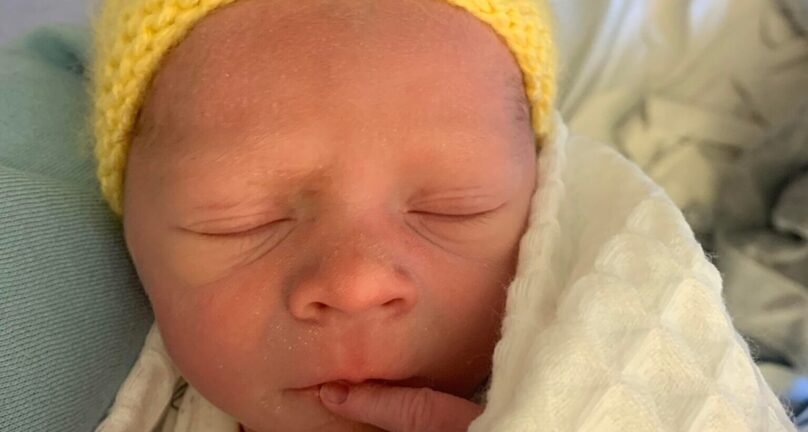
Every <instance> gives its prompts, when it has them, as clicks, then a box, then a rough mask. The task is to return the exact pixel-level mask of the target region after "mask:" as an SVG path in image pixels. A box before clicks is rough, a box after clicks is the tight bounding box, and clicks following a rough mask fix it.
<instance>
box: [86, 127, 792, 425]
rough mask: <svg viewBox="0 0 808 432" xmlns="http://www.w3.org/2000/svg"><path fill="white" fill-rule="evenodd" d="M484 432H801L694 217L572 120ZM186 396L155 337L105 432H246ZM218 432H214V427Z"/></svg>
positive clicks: (517, 286) (549, 159) (541, 190)
mask: <svg viewBox="0 0 808 432" xmlns="http://www.w3.org/2000/svg"><path fill="white" fill-rule="evenodd" d="M556 120H557V130H556V135H555V137H554V138H553V140H552V142H549V143H547V145H546V147H545V148H544V149H543V150H542V152H541V156H540V157H539V164H538V174H539V175H538V188H537V190H536V193H535V195H534V197H533V203H532V211H531V216H530V218H531V219H530V224H529V226H528V229H527V232H526V233H525V235H524V236H523V238H522V240H521V249H520V256H519V264H518V267H517V272H516V277H515V279H514V281H513V283H512V284H511V286H510V288H509V292H508V300H507V306H506V315H505V318H504V321H503V324H502V325H503V327H502V334H503V336H502V339H501V340H500V341H499V343H498V344H497V346H496V349H495V352H494V359H493V371H492V376H491V386H490V390H489V391H488V394H487V397H486V399H487V405H486V409H485V411H484V412H483V414H482V415H481V416H480V417H478V418H477V419H476V420H475V421H474V422H473V423H472V424H471V426H470V428H469V431H471V432H528V431H531V432H532V431H542V432H549V431H564V432H566V431H576V432H577V431H581V432H583V431H587V432H588V431H592V432H612V431H614V432H626V431H630V432H636V431H683V432H685V431H686V432H695V431H716V432H742V431H750V432H767V431H769V432H771V431H795V427H794V426H793V425H792V423H791V421H790V419H789V417H788V415H787V413H786V412H785V410H784V408H783V406H782V405H781V404H780V402H779V401H778V400H777V398H776V397H775V395H774V394H773V393H772V391H771V390H770V389H769V387H768V385H767V384H766V382H765V381H764V379H763V377H762V375H761V373H760V371H759V370H758V368H757V366H756V365H755V364H754V362H753V359H752V357H751V355H750V352H749V349H748V346H747V344H746V342H745V341H744V340H743V339H742V338H741V336H740V335H739V334H738V333H737V332H736V331H735V329H734V327H733V325H732V322H731V319H730V317H729V315H728V314H727V310H726V307H725V305H724V302H723V300H722V297H721V287H722V285H721V276H720V274H719V273H718V271H717V270H716V268H715V267H714V266H713V265H712V264H711V263H710V262H709V261H708V260H707V258H706V257H705V255H704V253H703V252H702V249H701V247H700V246H699V244H698V243H697V242H696V241H695V239H694V237H693V234H692V231H691V230H690V228H689V227H688V225H687V224H686V223H685V220H684V218H683V216H682V214H681V212H680V211H679V210H678V209H677V208H676V207H675V205H674V204H673V203H672V202H671V200H670V199H669V198H668V197H667V196H666V195H665V194H664V192H663V191H662V190H661V189H660V188H659V187H658V186H656V185H655V184H654V183H653V182H652V181H651V180H649V179H648V178H647V177H646V176H645V175H644V174H643V173H642V172H641V171H640V170H639V168H637V167H636V166H635V165H634V164H632V163H631V162H628V161H627V160H626V159H624V158H623V157H622V156H620V155H619V154H617V153H616V152H615V151H614V150H612V149H610V148H609V147H607V146H605V145H602V144H599V143H596V142H593V141H591V140H588V139H585V138H581V137H569V135H568V132H567V129H566V127H565V126H564V124H563V123H562V121H561V119H560V116H558V115H557V116H556ZM178 382H181V377H180V376H179V374H178V372H177V370H176V368H175V367H174V365H173V364H171V360H170V359H169V357H168V355H167V354H166V353H165V350H164V348H163V346H162V341H161V340H160V336H159V332H158V331H157V329H156V328H153V329H152V332H151V333H150V334H149V338H148V340H147V343H146V346H145V347H144V350H143V353H142V354H141V357H140V359H139V360H138V362H137V364H136V365H135V367H134V368H133V369H132V372H131V373H130V375H129V377H128V378H127V380H126V382H125V383H124V385H123V386H122V387H121V389H120V391H119V393H118V396H117V398H116V401H115V404H114V405H113V407H112V408H111V410H110V413H109V416H108V417H107V419H106V420H105V421H104V422H103V423H102V424H101V425H100V426H99V428H98V429H97V430H98V431H102V432H113V431H115V432H117V431H146V430H152V429H153V428H154V427H155V426H157V425H158V424H160V423H161V424H162V425H161V426H159V427H158V430H162V431H172V432H190V431H193V432H221V431H228V432H230V431H236V430H237V423H236V422H235V421H234V420H233V419H231V418H230V417H228V416H227V415H226V414H224V413H222V412H220V411H218V410H217V409H216V408H215V407H213V406H212V405H210V404H209V403H207V402H206V401H205V400H204V399H203V398H202V397H201V395H199V394H198V393H196V392H195V390H194V389H193V388H188V390H187V391H186V392H185V395H184V396H183V397H182V400H181V401H175V404H177V403H179V404H180V409H179V410H173V409H172V410H169V411H170V412H169V416H168V419H164V420H161V419H160V417H161V416H162V415H163V414H164V413H165V412H166V408H167V406H168V405H169V402H170V400H171V398H172V394H173V391H174V389H175V387H176V384H177V383H178ZM203 424H204V425H207V426H203Z"/></svg>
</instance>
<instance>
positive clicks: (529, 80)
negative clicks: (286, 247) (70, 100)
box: [91, 0, 556, 216]
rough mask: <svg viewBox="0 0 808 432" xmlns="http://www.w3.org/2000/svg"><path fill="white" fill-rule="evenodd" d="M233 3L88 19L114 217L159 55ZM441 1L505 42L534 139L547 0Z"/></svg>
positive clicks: (105, 8) (542, 85) (543, 111)
mask: <svg viewBox="0 0 808 432" xmlns="http://www.w3.org/2000/svg"><path fill="white" fill-rule="evenodd" d="M233 1H234V0H103V4H102V5H101V10H100V11H99V14H98V15H97V17H96V19H95V22H94V23H93V25H94V30H95V41H94V49H95V57H94V64H93V70H92V89H91V92H92V95H93V103H94V111H93V114H92V122H93V124H94V125H93V126H94V130H95V140H96V141H95V157H96V158H97V159H98V170H97V175H98V180H99V181H100V182H101V192H102V193H103V195H104V198H105V199H106V200H107V202H108V203H109V205H110V207H111V209H112V211H113V212H115V213H116V214H117V215H118V216H121V215H123V185H124V174H125V170H126V160H127V154H128V153H129V143H130V135H131V132H132V128H133V125H134V122H135V119H136V117H137V115H138V111H139V110H140V106H141V104H142V101H143V95H144V93H145V92H146V89H147V87H148V85H149V82H150V80H151V78H152V76H153V75H154V73H155V71H156V70H157V68H158V67H159V65H160V60H161V58H162V57H163V56H164V55H165V54H166V52H167V51H168V50H169V49H170V48H171V47H172V46H174V45H176V44H177V43H179V41H181V40H182V38H183V36H184V35H185V34H186V33H187V32H188V30H190V29H191V27H192V26H193V25H194V24H195V23H196V22H197V21H199V20H200V19H201V18H203V17H204V16H205V15H206V14H208V13H210V12H211V11H212V10H214V9H216V8H217V7H219V6H224V5H226V4H229V3H232V2H233ZM267 1H269V0H267ZM346 1H350V0H346ZM445 1H447V2H448V3H449V4H452V5H455V6H457V7H461V8H463V9H465V10H467V11H468V12H470V13H471V14H473V15H474V16H476V17H477V18H478V19H480V20H481V21H483V22H485V23H486V24H488V25H490V26H491V27H492V28H493V29H494V30H495V31H496V32H497V33H498V34H499V35H500V36H501V37H502V38H503V39H504V41H505V42H506V44H507V45H508V47H509V48H510V50H511V52H512V53H513V55H514V57H515V58H516V61H517V63H518V64H519V67H520V68H521V69H522V75H523V82H524V85H525V92H526V94H527V97H528V100H529V102H530V105H531V118H532V121H533V124H532V126H533V129H534V131H535V133H536V137H537V145H540V144H541V143H542V142H543V141H544V139H545V138H546V137H547V136H548V135H549V134H550V133H551V128H552V124H553V122H552V112H551V111H552V109H553V103H554V98H555V92H556V88H555V87H556V52H555V43H554V39H553V32H552V16H551V14H550V8H549V6H548V4H547V0H445Z"/></svg>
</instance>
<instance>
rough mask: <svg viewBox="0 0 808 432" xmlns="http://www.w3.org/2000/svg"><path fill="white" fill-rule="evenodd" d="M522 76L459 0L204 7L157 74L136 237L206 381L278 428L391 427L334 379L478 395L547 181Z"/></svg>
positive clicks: (176, 356) (138, 184) (148, 104)
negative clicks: (340, 409)
mask: <svg viewBox="0 0 808 432" xmlns="http://www.w3.org/2000/svg"><path fill="white" fill-rule="evenodd" d="M521 79H522V78H521V73H520V71H519V68H518V66H517V64H516V61H515V60H514V58H513V56H512V55H511V53H510V52H509V51H508V48H507V47H506V46H505V44H504V42H502V41H501V40H500V39H499V38H498V37H497V36H496V34H495V33H494V31H493V30H492V29H491V28H489V27H488V26H487V25H485V24H484V23H482V22H479V21H477V20H476V18H474V17H473V16H472V15H470V14H468V13H467V12H465V11H463V10H461V9H458V8H455V7H453V6H450V5H449V4H445V3H443V2H432V1H425V0H424V1H418V2H406V1H379V0H366V1H346V2H335V1H313V2H312V1H308V2H290V1H279V2H275V1H273V2H266V1H249V0H242V1H238V2H236V3H234V4H233V5H231V6H227V7H224V8H222V9H219V10H217V11H215V12H214V13H212V14H211V15H210V16H208V17H207V18H205V19H203V20H202V21H201V22H200V23H199V24H198V25H197V26H196V27H195V28H194V29H193V30H192V31H191V32H190V33H189V35H188V37H187V38H186V39H185V40H184V41H183V42H182V43H181V44H179V45H178V46H177V47H176V49H174V50H173V51H172V52H171V53H169V55H168V56H167V57H166V58H165V62H164V63H163V66H162V67H161V69H160V71H159V73H158V74H157V75H156V77H155V80H154V81H153V83H152V86H151V88H150V91H149V93H148V95H147V98H146V101H145V105H144V107H143V110H142V113H141V117H140V119H139V123H138V128H137V130H136V134H135V136H134V138H133V142H132V147H131V152H130V156H129V165H128V168H127V175H126V186H125V197H126V198H125V212H124V214H125V219H124V229H125V235H126V242H127V245H128V248H129V251H130V253H131V255H132V258H133V261H134V263H135V266H136V268H137V271H138V274H139V276H140V278H141V280H142V282H143V284H144V287H145V289H146V292H147V293H148V295H149V299H150V301H151V303H152V306H153V308H154V312H155V316H156V319H157V323H158V325H159V327H160V330H161V332H162V335H163V338H164V340H165V343H166V347H167V349H168V352H169V354H170V355H171V358H172V359H173V360H174V362H175V364H176V365H177V366H178V368H179V369H180V372H181V373H182V375H183V376H184V377H185V378H186V379H187V380H188V382H190V384H191V385H192V386H194V387H195V388H197V389H198V390H199V391H200V392H201V393H202V394H203V395H204V396H205V397H206V398H207V399H208V400H210V401H211V402H213V403H214V404H216V405H217V406H219V407H220V408H222V409H223V410H225V411H226V412H228V413H230V414H231V415H233V416H234V417H236V418H237V419H238V420H240V421H241V422H242V423H243V424H244V425H245V426H246V427H248V428H249V429H251V430H255V431H262V432H268V431H348V430H351V431H359V430H376V429H374V428H371V427H370V426H368V425H359V424H356V423H351V422H349V421H347V420H344V419H342V418H339V417H337V416H335V415H333V414H331V413H330V412H329V411H328V410H327V409H326V408H325V407H324V406H322V405H321V403H320V401H319V399H318V396H317V387H312V386H316V385H317V384H320V383H323V382H327V381H334V380H348V381H353V382H357V381H362V380H367V379H383V380H389V381H400V380H407V381H406V382H405V383H404V384H406V385H409V386H429V387H432V388H433V389H435V390H439V391H443V392H447V393H452V394H454V395H458V396H462V397H470V396H471V394H472V393H473V391H474V389H475V388H476V387H477V386H479V385H480V384H481V383H482V382H483V381H484V380H485V378H486V376H487V375H488V374H489V372H490V367H491V358H492V354H493V350H494V346H495V344H496V342H497V341H498V339H499V336H500V334H499V329H500V325H501V319H502V315H503V312H504V304H505V298H506V288H507V286H508V284H509V282H510V280H511V279H512V277H513V274H514V271H515V266H516V257H517V254H518V245H519V240H520V238H521V236H522V234H523V232H524V229H525V226H526V220H527V216H528V213H529V203H530V199H531V196H532V194H533V190H534V185H535V143H534V135H533V132H532V129H531V127H530V123H529V118H528V113H527V106H526V101H525V100H524V91H523V90H522V84H521ZM520 101H521V102H522V103H520ZM399 384H400V383H399ZM299 389H305V390H299Z"/></svg>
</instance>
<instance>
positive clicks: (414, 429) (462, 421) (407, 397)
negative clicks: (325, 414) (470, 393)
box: [320, 383, 483, 432]
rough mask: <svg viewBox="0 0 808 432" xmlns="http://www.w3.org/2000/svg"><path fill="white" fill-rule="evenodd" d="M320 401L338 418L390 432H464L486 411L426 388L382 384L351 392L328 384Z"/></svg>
mask: <svg viewBox="0 0 808 432" xmlns="http://www.w3.org/2000/svg"><path fill="white" fill-rule="evenodd" d="M340 387H341V389H340ZM332 396H341V397H336V398H333V399H331V397H332ZM320 399H321V400H322V401H323V403H324V404H325V406H326V407H327V408H328V409H329V410H331V411H332V412H334V413H335V414H338V415H340V416H342V417H346V418H349V419H351V420H354V421H358V422H360V423H367V424H370V425H373V426H376V427H379V428H382V429H384V430H386V431H389V432H462V431H466V430H467V429H468V426H469V424H471V422H472V421H474V419H475V418H477V417H478V416H479V415H480V414H481V413H482V411H483V407H481V406H480V405H477V404H475V403H473V402H471V401H468V400H466V399H463V398H459V397H457V396H454V395H450V394H447V393H442V392H439V391H435V390H432V389H430V388H427V387H422V388H409V387H395V386H387V385H384V384H379V383H364V384H359V385H355V386H350V388H349V387H348V386H346V385H341V384H336V383H329V384H326V385H323V386H322V387H321V388H320ZM339 400H342V402H338V401H339Z"/></svg>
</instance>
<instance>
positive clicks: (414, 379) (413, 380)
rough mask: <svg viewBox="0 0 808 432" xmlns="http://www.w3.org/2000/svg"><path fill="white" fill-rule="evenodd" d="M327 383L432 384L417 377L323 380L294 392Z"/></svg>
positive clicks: (418, 385) (416, 386)
mask: <svg viewBox="0 0 808 432" xmlns="http://www.w3.org/2000/svg"><path fill="white" fill-rule="evenodd" d="M329 382H342V383H347V384H354V385H356V384H364V383H374V384H384V385H388V386H396V387H412V388H418V387H429V385H430V384H432V382H431V380H429V379H427V378H424V377H419V376H414V377H410V378H406V379H402V380H388V379H378V378H368V379H359V380H356V379H346V378H334V379H328V380H325V381H321V382H318V383H317V384H314V385H310V386H306V387H301V388H296V389H295V390H311V389H316V388H319V387H320V386H321V385H323V384H325V383H329Z"/></svg>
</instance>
